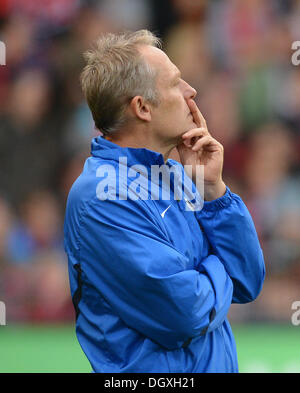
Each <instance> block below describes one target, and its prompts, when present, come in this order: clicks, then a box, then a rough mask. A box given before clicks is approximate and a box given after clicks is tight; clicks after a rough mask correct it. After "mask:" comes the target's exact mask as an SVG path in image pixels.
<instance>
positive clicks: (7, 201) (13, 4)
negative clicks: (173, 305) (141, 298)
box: [0, 0, 300, 372]
mask: <svg viewBox="0 0 300 393" xmlns="http://www.w3.org/2000/svg"><path fill="white" fill-rule="evenodd" d="M299 22H300V1H298V0H272V1H270V0H267V1H265V0H243V1H240V0H223V1H221V0H210V1H206V0H102V1H101V0H99V1H87V0H86V1H79V0H51V1H50V0H39V1H36V0H1V1H0V40H1V41H3V42H4V43H5V45H6V48H7V53H6V65H5V66H0V301H2V302H4V303H5V305H6V323H7V324H6V326H0V343H1V344H0V345H1V357H0V372H68V371H69V372H89V371H90V367H89V364H88V362H87V360H86V359H85V357H84V355H83V353H82V352H81V349H80V347H79V344H78V343H77V341H76V338H75V334H74V327H73V325H74V313H73V308H72V304H71V301H70V294H69V285H68V276H67V265H66V256H65V254H64V251H63V237H62V223H63V216H64V206H65V201H66V198H67V194H68V190H69V188H70V186H71V184H72V182H73V181H74V179H75V178H76V177H77V176H78V174H79V173H80V171H81V168H82V165H83V162H84V160H85V158H86V157H87V156H88V155H89V148H90V140H91V138H92V137H93V136H94V135H96V134H97V132H96V130H94V125H93V122H92V119H91V116H90V114H89V110H88V108H87V106H86V104H85V102H84V101H83V97H82V94H81V91H80V87H79V80H78V78H79V73H80V71H81V68H82V65H83V59H82V52H83V51H84V50H85V49H87V48H88V47H89V45H90V43H91V42H92V41H93V40H94V39H95V38H96V37H97V36H98V35H99V34H100V33H102V32H105V31H120V30H124V29H130V30H137V29H140V28H148V29H151V30H152V31H154V32H155V33H157V34H158V35H159V36H160V37H162V38H163V40H164V50H165V51H166V52H167V53H168V55H169V56H170V58H171V60H172V61H173V62H174V63H175V64H176V65H177V66H178V67H179V68H180V69H181V71H182V75H183V78H184V79H185V80H187V81H188V82H189V83H190V84H191V85H192V86H194V87H195V88H196V89H197V91H198V96H197V103H198V105H199V107H200V109H201V111H202V113H203V114H204V116H205V117H206V120H207V123H208V127H209V129H210V131H211V133H212V134H213V136H214V137H215V138H217V139H218V140H219V141H220V142H221V143H222V144H223V145H224V147H225V163H224V178H225V181H226V182H227V184H228V185H229V186H230V187H231V189H232V190H233V191H234V192H236V193H238V194H240V195H241V196H242V198H243V199H244V201H245V202H246V204H247V206H248V208H249V210H250V212H251V214H252V216H253V218H254V222H255V225H256V228H257V231H258V234H259V237H260V241H261V244H262V247H263V250H264V254H265V262H266V270H267V276H266V281H265V285H264V288H263V290H262V293H261V295H260V296H259V298H258V299H257V300H256V301H255V302H254V303H251V304H249V305H234V306H232V308H231V311H230V321H231V323H232V326H233V330H234V332H235V336H236V342H237V350H238V357H239V361H240V370H241V371H261V372H299V371H300V326H295V324H294V325H293V324H292V321H291V317H292V314H293V312H294V311H293V310H292V303H293V302H294V301H300V285H299V283H300V264H299V262H300V202H299V195H300V193H299V191H300V177H299V175H300V173H299V169H300V149H299V148H300V133H299V126H300V110H299V109H300V66H299V67H296V66H293V65H292V63H291V56H292V50H291V44H292V42H293V41H297V40H300V23H299Z"/></svg>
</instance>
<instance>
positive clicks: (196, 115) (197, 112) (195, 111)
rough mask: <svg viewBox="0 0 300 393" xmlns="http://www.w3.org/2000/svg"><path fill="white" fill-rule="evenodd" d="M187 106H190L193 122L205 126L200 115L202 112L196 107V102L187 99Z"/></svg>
mask: <svg viewBox="0 0 300 393" xmlns="http://www.w3.org/2000/svg"><path fill="white" fill-rule="evenodd" d="M188 106H189V108H190V111H191V113H192V115H193V118H194V122H195V124H196V125H197V126H198V127H202V128H206V129H207V126H206V121H205V119H204V117H203V115H202V113H201V112H200V110H199V108H198V107H197V104H196V102H195V101H194V100H192V99H190V100H188Z"/></svg>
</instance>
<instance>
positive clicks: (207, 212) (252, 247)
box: [196, 187, 265, 303]
mask: <svg viewBox="0 0 300 393" xmlns="http://www.w3.org/2000/svg"><path fill="white" fill-rule="evenodd" d="M196 216H197V218H198V220H199V222H200V224H201V225H202V227H203V229H204V232H205V234H206V236H207V237H208V240H209V242H210V244H211V246H212V249H213V253H214V254H215V255H216V256H218V258H219V259H220V260H221V261H222V263H223V265H224V267H225V270H226V271H227V273H228V274H229V276H230V278H231V280H232V282H233V288H234V289H233V299H232V300H233V303H247V302H251V301H253V300H254V299H255V298H256V297H257V296H258V295H259V293H260V291H261V288H262V284H263V281H264V277H265V265H264V258H263V253H262V249H261V247H260V244H259V240H258V237H257V233H256V230H255V227H254V223H253V221H252V218H251V216H250V213H249V211H248V209H247V207H246V205H245V204H244V202H243V201H242V199H241V198H240V197H239V196H238V195H236V194H234V193H232V192H231V191H230V189H229V188H228V187H227V190H226V193H225V195H224V196H222V197H221V198H218V199H216V200H214V201H210V202H204V206H203V209H202V210H201V211H199V212H196Z"/></svg>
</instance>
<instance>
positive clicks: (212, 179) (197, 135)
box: [177, 99, 226, 201]
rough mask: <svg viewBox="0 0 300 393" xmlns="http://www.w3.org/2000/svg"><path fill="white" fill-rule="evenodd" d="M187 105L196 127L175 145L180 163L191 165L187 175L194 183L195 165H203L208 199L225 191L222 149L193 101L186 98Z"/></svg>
mask: <svg viewBox="0 0 300 393" xmlns="http://www.w3.org/2000/svg"><path fill="white" fill-rule="evenodd" d="M188 106H189V108H190V111H191V113H192V115H193V118H194V123H195V124H196V126H197V128H193V129H191V130H189V131H187V132H186V133H185V134H183V135H182V143H181V144H179V145H178V146H177V150H178V153H179V156H180V159H181V163H182V165H191V171H190V173H188V175H189V176H190V177H191V178H192V180H193V182H194V183H195V184H196V180H197V179H196V176H197V171H196V168H197V165H204V199H205V200H207V201H210V200H213V199H217V198H219V197H221V196H222V195H224V194H225V192H226V185H225V183H224V182H223V180H222V170H223V158H224V149H223V146H222V145H221V144H220V143H219V142H218V141H217V140H216V139H214V138H213V137H212V136H211V135H210V133H209V132H208V129H207V125H206V121H205V119H204V117H203V116H202V114H201V112H200V110H199V109H198V107H197V105H196V103H195V101H194V100H192V99H190V100H188ZM200 173H201V171H200Z"/></svg>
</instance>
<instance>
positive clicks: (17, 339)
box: [0, 325, 300, 373]
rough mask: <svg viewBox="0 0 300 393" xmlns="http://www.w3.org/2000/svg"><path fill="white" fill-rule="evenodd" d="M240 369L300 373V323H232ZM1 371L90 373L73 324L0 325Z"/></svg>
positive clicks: (242, 370) (244, 370) (241, 370)
mask: <svg viewBox="0 0 300 393" xmlns="http://www.w3.org/2000/svg"><path fill="white" fill-rule="evenodd" d="M233 332H234V335H235V338H236V343H237V351H238V358H239V365H240V372H250V371H254V372H259V371H261V372H300V326H299V327H296V326H278V325H243V326H233ZM0 348H1V357H0V372H8V373H13V372H20V373H32V372H47V373H55V372H71V373H89V372H90V371H91V368H90V365H89V362H88V361H87V359H86V357H85V355H84V354H83V352H82V350H81V348H80V346H79V344H78V341H77V339H76V336H75V331H74V327H73V326H69V325H66V326H51V325H47V326H24V325H16V326H9V325H7V326H0Z"/></svg>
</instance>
